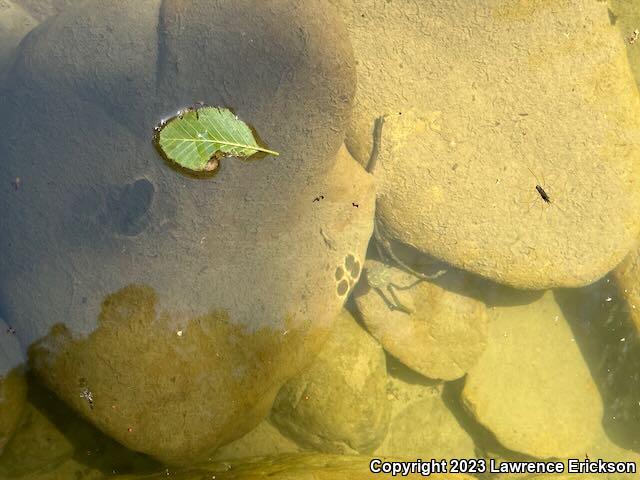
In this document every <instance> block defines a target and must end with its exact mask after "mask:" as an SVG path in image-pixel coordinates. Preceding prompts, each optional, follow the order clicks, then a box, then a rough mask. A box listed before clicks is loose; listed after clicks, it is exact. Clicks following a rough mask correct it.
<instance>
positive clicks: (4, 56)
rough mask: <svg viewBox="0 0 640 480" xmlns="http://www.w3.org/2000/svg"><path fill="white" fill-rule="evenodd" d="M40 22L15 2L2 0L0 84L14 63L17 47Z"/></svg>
mask: <svg viewBox="0 0 640 480" xmlns="http://www.w3.org/2000/svg"><path fill="white" fill-rule="evenodd" d="M37 24H38V22H37V21H36V20H35V19H34V18H33V17H32V16H31V15H29V13H27V12H26V11H25V10H24V9H22V8H21V7H20V6H19V5H17V4H16V3H15V2H12V1H10V0H1V1H0V86H1V85H2V82H4V80H5V76H6V74H7V71H8V70H9V68H10V67H11V65H12V64H13V60H14V57H15V51H16V47H17V46H18V44H19V43H20V41H21V40H22V39H23V38H24V36H25V35H26V34H27V33H29V32H30V31H31V30H32V29H33V28H34V27H35V26H36V25H37Z"/></svg>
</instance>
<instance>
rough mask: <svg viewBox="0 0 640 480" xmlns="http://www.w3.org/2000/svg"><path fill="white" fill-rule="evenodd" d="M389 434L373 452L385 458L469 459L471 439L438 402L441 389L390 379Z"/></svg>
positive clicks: (446, 408)
mask: <svg viewBox="0 0 640 480" xmlns="http://www.w3.org/2000/svg"><path fill="white" fill-rule="evenodd" d="M388 392H389V396H390V397H391V402H392V407H393V408H392V412H393V413H392V418H391V422H390V424H389V433H388V435H387V437H386V438H385V440H384V442H383V443H382V445H380V447H379V448H378V449H377V450H376V451H375V454H376V455H380V456H386V457H404V456H406V457H411V456H414V457H415V458H423V459H424V458H435V459H441V458H446V459H451V458H473V457H475V456H476V455H475V452H474V444H473V440H472V439H471V437H470V436H469V434H468V433H467V432H466V431H465V430H464V429H463V428H462V426H461V425H460V424H459V423H458V421H457V420H456V418H455V417H454V415H453V413H452V412H451V411H450V410H449V408H448V407H447V405H446V404H445V403H444V401H443V399H442V388H437V387H433V386H426V385H423V384H420V383H407V382H405V381H403V380H400V379H397V378H394V377H390V382H389V388H388Z"/></svg>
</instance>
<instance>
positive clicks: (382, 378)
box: [271, 310, 390, 454]
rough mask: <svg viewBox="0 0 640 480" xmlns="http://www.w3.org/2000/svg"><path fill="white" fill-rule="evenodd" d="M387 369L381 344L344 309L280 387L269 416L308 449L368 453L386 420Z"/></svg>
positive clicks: (381, 435) (380, 437)
mask: <svg viewBox="0 0 640 480" xmlns="http://www.w3.org/2000/svg"><path fill="white" fill-rule="evenodd" d="M386 373H387V372H386V365H385V357H384V352H383V351H382V348H380V346H379V345H378V343H377V342H376V341H375V340H374V339H372V338H371V337H370V336H369V335H368V334H367V333H366V332H365V331H364V330H363V329H362V328H361V327H360V326H359V325H358V324H357V323H356V321H355V320H354V318H353V317H352V316H351V315H350V314H349V313H348V312H347V311H346V310H344V311H343V312H342V313H341V314H340V315H339V317H338V319H337V320H336V323H335V324H334V326H333V334H332V335H331V337H330V338H329V341H328V342H327V343H326V345H325V346H324V347H323V348H322V350H321V352H320V353H319V354H318V356H317V357H316V359H315V360H314V362H313V364H312V365H311V366H310V367H309V369H308V370H306V371H305V372H304V373H302V374H301V375H300V376H298V377H296V378H294V379H291V380H289V381H288V382H287V383H286V384H285V385H284V386H283V387H282V389H281V390H280V392H279V393H278V396H277V397H276V401H275V402H274V405H273V411H272V413H271V418H272V420H273V421H274V423H275V424H276V425H278V426H279V427H280V429H281V430H283V431H284V432H285V433H287V434H288V435H290V436H291V437H293V438H294V439H295V440H296V441H298V442H299V443H300V444H302V445H304V446H307V447H309V448H313V449H315V450H319V451H324V452H327V453H345V454H354V453H366V452H371V451H373V450H374V449H375V448H376V447H377V446H378V445H379V444H380V442H381V441H382V440H383V438H384V437H385V435H386V433H387V427H388V423H389V408H390V407H389V401H388V399H387V394H386V385H387V374H386Z"/></svg>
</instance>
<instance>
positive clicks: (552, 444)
mask: <svg viewBox="0 0 640 480" xmlns="http://www.w3.org/2000/svg"><path fill="white" fill-rule="evenodd" d="M462 401H463V403H464V405H465V407H466V408H467V409H468V410H469V412H470V413H471V414H472V415H473V417H474V418H475V419H476V420H477V421H478V423H480V424H481V425H483V426H484V427H485V428H487V429H488V430H489V431H491V432H492V433H493V434H494V435H495V437H496V439H497V440H498V442H500V444H501V445H503V446H504V447H506V448H507V449H509V450H513V451H516V452H520V453H524V454H527V455H529V456H532V457H538V458H551V457H554V458H563V457H573V456H579V455H583V454H584V452H586V451H587V449H588V448H589V447H590V446H592V445H593V442H594V440H595V438H596V437H597V435H599V434H600V432H601V421H602V413H603V406H602V400H601V398H600V394H599V393H598V389H597V387H596V385H595V383H594V381H593V379H592V377H591V374H590V372H589V369H588V367H587V365H586V363H585V361H584V358H583V357H582V355H581V353H580V350H579V348H578V345H577V344H576V341H575V338H574V337H573V333H572V332H571V329H570V328H569V325H568V323H567V321H566V319H565V317H564V315H563V313H562V311H561V310H560V308H559V306H558V304H557V303H556V302H555V300H554V297H553V294H552V293H551V292H547V293H546V294H545V295H544V296H543V297H542V298H541V299H540V300H537V301H536V302H533V303H531V304H529V305H520V306H512V307H494V308H493V309H492V310H491V312H490V319H489V341H488V343H487V349H486V351H485V352H484V354H483V355H482V356H481V357H480V360H479V361H478V363H477V364H476V365H475V366H474V367H473V368H472V369H471V370H470V372H469V374H468V375H467V378H466V380H465V385H464V389H463V391H462Z"/></svg>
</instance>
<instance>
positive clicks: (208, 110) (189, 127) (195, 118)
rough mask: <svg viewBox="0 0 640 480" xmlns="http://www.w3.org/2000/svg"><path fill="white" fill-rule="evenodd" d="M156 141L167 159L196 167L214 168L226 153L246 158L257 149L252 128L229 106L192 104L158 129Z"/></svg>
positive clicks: (196, 168) (183, 165) (185, 166)
mask: <svg viewBox="0 0 640 480" xmlns="http://www.w3.org/2000/svg"><path fill="white" fill-rule="evenodd" d="M157 132H158V133H157V134H156V138H155V140H156V143H157V145H158V147H159V148H160V150H161V151H162V153H163V154H164V155H165V156H166V158H167V159H169V160H171V161H173V162H175V163H177V164H178V165H180V166H182V167H184V168H187V169H189V170H194V171H198V172H200V171H203V170H204V171H211V170H215V168H216V167H217V166H218V159H219V158H221V157H225V156H233V157H239V158H246V157H250V156H251V155H254V154H256V153H258V152H264V153H267V154H271V155H278V153H277V152H274V151H272V150H268V149H266V148H263V147H261V146H259V145H258V143H257V141H256V139H255V138H254V136H253V133H252V132H251V129H250V128H249V127H248V126H247V124H246V123H244V122H243V121H242V120H240V119H238V117H237V116H236V115H234V114H233V112H231V111H230V110H227V109H226V108H219V107H200V108H189V109H187V110H185V111H183V112H181V113H180V114H179V115H178V116H176V117H174V118H172V119H170V120H169V121H168V122H167V123H165V124H164V125H162V126H160V127H159V128H158V129H157Z"/></svg>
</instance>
